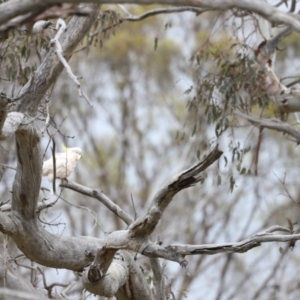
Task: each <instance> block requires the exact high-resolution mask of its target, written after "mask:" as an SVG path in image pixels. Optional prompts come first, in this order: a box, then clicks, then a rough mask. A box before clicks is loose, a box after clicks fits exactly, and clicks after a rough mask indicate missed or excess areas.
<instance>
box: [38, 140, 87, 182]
mask: <svg viewBox="0 0 300 300" xmlns="http://www.w3.org/2000/svg"><path fill="white" fill-rule="evenodd" d="M63 150H64V151H65V152H59V153H57V152H56V153H55V173H56V174H55V176H56V178H61V179H62V178H67V177H69V176H70V175H71V173H72V172H73V171H74V169H75V167H76V165H77V162H78V161H79V159H80V158H81V152H82V151H81V149H80V148H77V147H74V148H67V147H65V146H64V145H63ZM43 176H48V180H49V181H50V182H53V179H54V172H53V157H51V158H49V159H48V160H46V161H45V162H44V164H43Z"/></svg>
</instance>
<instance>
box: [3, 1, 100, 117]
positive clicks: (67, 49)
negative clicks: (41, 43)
mask: <svg viewBox="0 0 300 300" xmlns="http://www.w3.org/2000/svg"><path fill="white" fill-rule="evenodd" d="M13 2H14V1H13ZM29 2H30V1H29ZM35 2H36V1H35ZM45 2H46V1H45ZM9 3H11V2H9ZM87 9H89V11H90V15H89V16H88V17H78V16H74V17H73V18H72V20H71V21H70V23H69V24H68V29H67V32H65V33H64V34H63V35H62V37H61V46H62V51H63V55H64V58H65V59H66V60H69V59H70V57H71V55H72V53H73V51H74V49H75V48H76V46H77V45H78V43H79V42H80V41H81V40H82V39H83V37H84V36H85V35H86V33H87V32H88V31H89V29H90V27H91V26H92V24H93V23H94V22H95V20H96V18H97V16H98V12H99V5H96V4H92V5H87ZM0 14H1V13H0ZM62 70H63V64H62V63H61V61H60V60H59V58H58V57H57V55H56V54H55V50H54V49H52V50H50V51H49V53H48V55H47V56H46V58H45V59H44V61H43V63H42V64H41V65H40V66H39V68H38V69H37V70H36V72H35V74H34V77H33V78H32V79H31V80H30V82H28V83H27V84H26V86H25V87H24V88H23V89H22V92H21V93H22V94H23V96H22V98H21V100H20V105H19V107H18V111H19V112H27V113H29V114H30V115H32V116H34V115H35V114H36V111H37V108H38V105H39V103H40V101H41V99H42V98H43V96H44V95H45V93H46V91H47V90H48V89H49V87H50V86H51V85H52V84H53V83H54V81H55V80H56V79H57V76H58V75H59V74H60V73H61V71H62Z"/></svg>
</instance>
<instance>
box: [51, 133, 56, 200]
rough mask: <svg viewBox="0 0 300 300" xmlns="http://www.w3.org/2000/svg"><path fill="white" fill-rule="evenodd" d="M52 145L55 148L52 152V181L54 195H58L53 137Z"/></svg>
mask: <svg viewBox="0 0 300 300" xmlns="http://www.w3.org/2000/svg"><path fill="white" fill-rule="evenodd" d="M52 144H53V148H52V149H51V150H52V160H53V181H52V189H53V193H54V194H56V186H55V182H56V158H55V140H54V137H52Z"/></svg>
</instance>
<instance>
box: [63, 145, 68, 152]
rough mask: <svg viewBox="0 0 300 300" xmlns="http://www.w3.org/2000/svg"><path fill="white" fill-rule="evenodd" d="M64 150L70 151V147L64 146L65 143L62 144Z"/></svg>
mask: <svg viewBox="0 0 300 300" xmlns="http://www.w3.org/2000/svg"><path fill="white" fill-rule="evenodd" d="M62 149H63V150H64V151H65V152H67V151H68V147H66V146H65V145H64V143H63V144H62Z"/></svg>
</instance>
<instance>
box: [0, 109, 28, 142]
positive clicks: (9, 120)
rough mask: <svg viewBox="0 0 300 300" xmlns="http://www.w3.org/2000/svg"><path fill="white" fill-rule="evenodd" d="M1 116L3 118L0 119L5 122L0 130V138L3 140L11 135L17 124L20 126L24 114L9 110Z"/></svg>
mask: <svg viewBox="0 0 300 300" xmlns="http://www.w3.org/2000/svg"><path fill="white" fill-rule="evenodd" d="M2 116H3V120H1V121H5V122H4V125H3V127H2V130H1V132H0V140H5V139H7V138H9V137H11V136H12V135H13V134H14V133H15V132H16V131H17V129H18V128H19V126H21V124H22V122H23V119H24V114H22V113H18V112H11V113H9V114H8V115H7V116H6V114H5V113H4V114H3V115H2Z"/></svg>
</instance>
